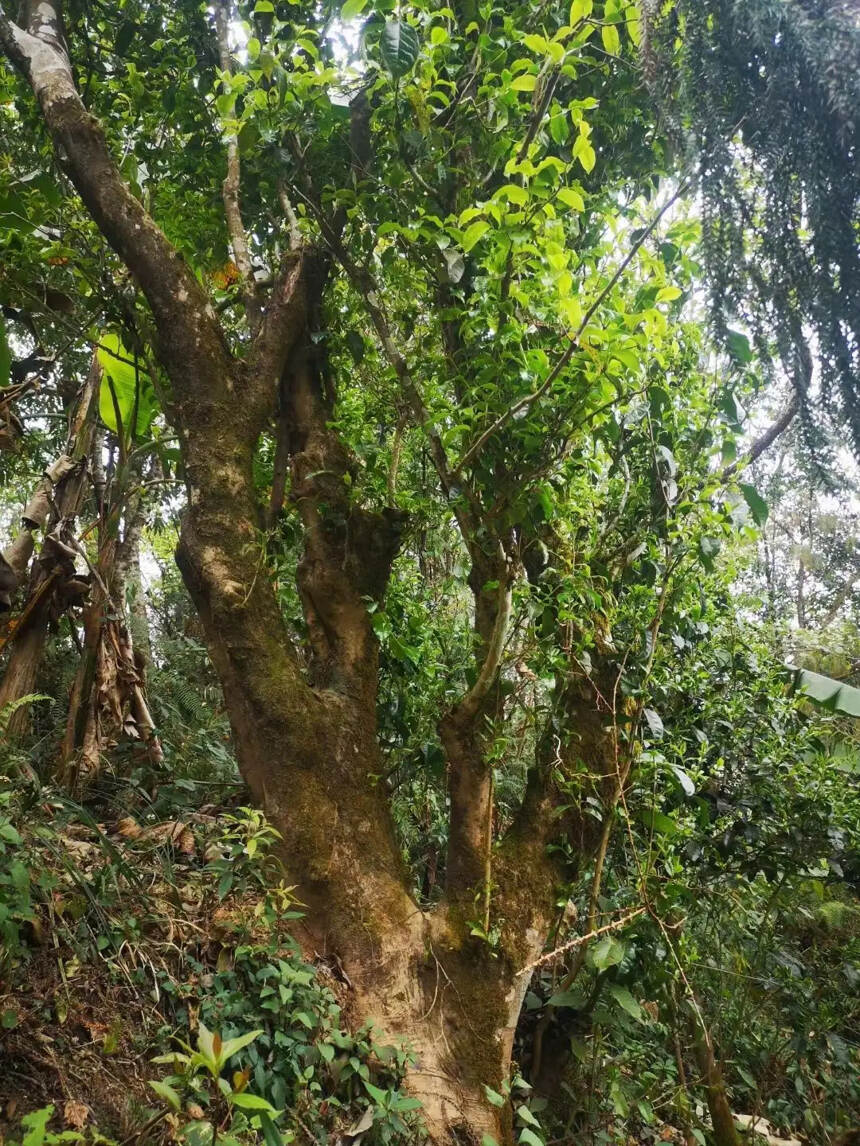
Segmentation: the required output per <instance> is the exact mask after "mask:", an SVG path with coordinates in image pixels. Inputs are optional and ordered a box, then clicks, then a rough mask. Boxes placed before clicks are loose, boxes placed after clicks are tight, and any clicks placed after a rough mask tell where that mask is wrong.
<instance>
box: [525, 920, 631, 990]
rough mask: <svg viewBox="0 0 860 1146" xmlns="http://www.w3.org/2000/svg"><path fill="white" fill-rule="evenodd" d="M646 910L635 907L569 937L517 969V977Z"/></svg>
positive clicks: (620, 926)
mask: <svg viewBox="0 0 860 1146" xmlns="http://www.w3.org/2000/svg"><path fill="white" fill-rule="evenodd" d="M647 910H648V908H647V907H637V908H635V909H634V910H633V911H628V912H627V914H626V915H622V916H621V918H620V919H614V920H613V921H612V922H611V923H606V924H604V925H603V927H596V928H595V929H594V931H589V932H588V933H587V934H586V935H577V936H576V938H575V939H570V940H569V941H568V942H567V943H562V945H561V947H556V948H555V950H553V951H547V952H546V954H545V955H541V957H540V959H535V960H533V962H531V963H527V964H526V966H525V967H523V968H522V970H521V971H517V978H518V979H521V978H522V976H523V975H531V974H532V972H533V971H536V970H537V968H538V967H543V966H544V965H545V964H547V963H551V962H552V960H553V959H557V958H558V956H559V955H563V954H564V953H565V951H572V950H573V949H574V947H579V946H581V945H582V944H583V943H589V942H591V940H592V939H596V938H597V936H598V935H606V933H607V932H609V931H619V930H620V929H621V928H622V927H626V926H627V924H628V923H630V922H631V921H632V920H634V919H638V917H639V916H640V915H644V914H645V912H646V911H647Z"/></svg>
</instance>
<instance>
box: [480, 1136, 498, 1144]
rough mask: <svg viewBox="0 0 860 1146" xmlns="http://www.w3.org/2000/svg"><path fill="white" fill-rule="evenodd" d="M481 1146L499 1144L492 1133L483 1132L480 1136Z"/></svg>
mask: <svg viewBox="0 0 860 1146" xmlns="http://www.w3.org/2000/svg"><path fill="white" fill-rule="evenodd" d="M481 1146H499V1144H498V1142H497V1141H496V1140H495V1138H494V1137H493V1136H492V1134H485V1135H484V1136H483V1137H482V1138H481Z"/></svg>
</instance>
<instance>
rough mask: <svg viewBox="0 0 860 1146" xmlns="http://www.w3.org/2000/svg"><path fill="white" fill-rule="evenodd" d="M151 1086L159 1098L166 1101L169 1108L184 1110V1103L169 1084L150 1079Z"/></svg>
mask: <svg viewBox="0 0 860 1146" xmlns="http://www.w3.org/2000/svg"><path fill="white" fill-rule="evenodd" d="M149 1085H150V1086H151V1087H152V1089H153V1090H154V1091H155V1093H156V1094H157V1095H158V1097H159V1098H163V1099H164V1101H165V1102H166V1103H167V1104H168V1105H169V1106H172V1107H173V1109H174V1110H181V1109H182V1101H181V1100H180V1098H179V1095H178V1094H177V1093H176V1091H175V1090H174V1089H173V1087H172V1086H171V1085H170V1084H169V1083H167V1082H159V1081H158V1080H157V1079H150V1081H149Z"/></svg>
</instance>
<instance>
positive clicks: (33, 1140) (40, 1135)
mask: <svg viewBox="0 0 860 1146" xmlns="http://www.w3.org/2000/svg"><path fill="white" fill-rule="evenodd" d="M53 1115H54V1107H53V1106H42V1107H41V1108H40V1109H39V1110H34V1111H32V1112H31V1113H30V1114H25V1115H24V1117H23V1118H22V1119H21V1125H22V1126H24V1127H25V1129H26V1131H27V1133H26V1134H25V1135H24V1138H23V1143H22V1146H42V1143H43V1142H44V1141H45V1132H46V1130H47V1127H48V1123H49V1122H50V1120H51V1118H52V1117H53Z"/></svg>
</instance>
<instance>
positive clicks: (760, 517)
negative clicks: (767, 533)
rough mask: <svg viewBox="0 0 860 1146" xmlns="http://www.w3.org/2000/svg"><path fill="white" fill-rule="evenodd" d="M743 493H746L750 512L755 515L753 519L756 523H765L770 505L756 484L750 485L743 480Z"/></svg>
mask: <svg viewBox="0 0 860 1146" xmlns="http://www.w3.org/2000/svg"><path fill="white" fill-rule="evenodd" d="M740 486H741V493H742V494H743V495H744V501H745V502H746V503H747V505H748V506H749V507H750V513H751V514H752V515H753V520H754V521H755V523H756V525H764V523H765V522H766V521H767V515H768V512H769V510H768V505H767V502H766V501H765V500H764V498H763V497H762V496H761V494H760V493H759V492H758V490H757V489H756V488H755V486H754V485H749V484H748V483H747V482H741V483H740Z"/></svg>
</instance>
